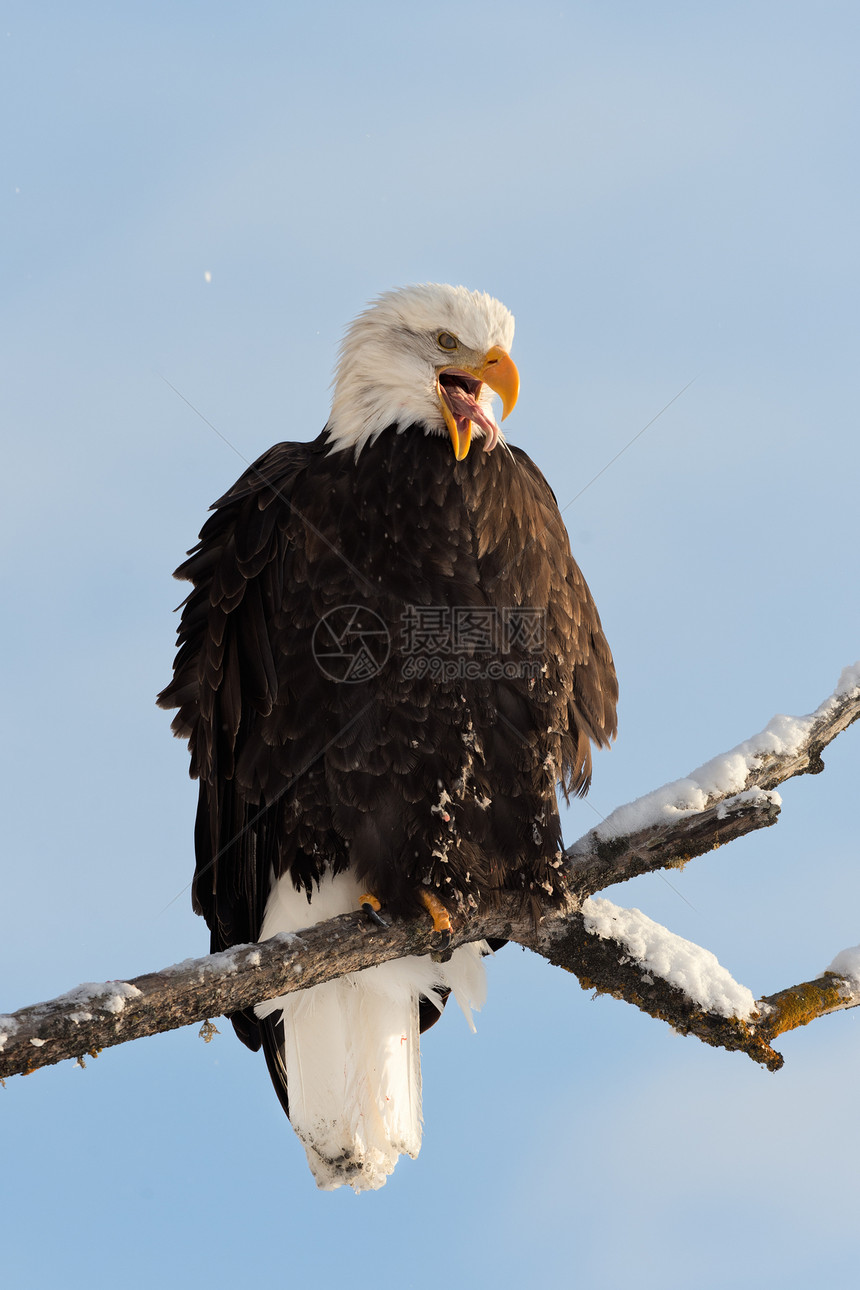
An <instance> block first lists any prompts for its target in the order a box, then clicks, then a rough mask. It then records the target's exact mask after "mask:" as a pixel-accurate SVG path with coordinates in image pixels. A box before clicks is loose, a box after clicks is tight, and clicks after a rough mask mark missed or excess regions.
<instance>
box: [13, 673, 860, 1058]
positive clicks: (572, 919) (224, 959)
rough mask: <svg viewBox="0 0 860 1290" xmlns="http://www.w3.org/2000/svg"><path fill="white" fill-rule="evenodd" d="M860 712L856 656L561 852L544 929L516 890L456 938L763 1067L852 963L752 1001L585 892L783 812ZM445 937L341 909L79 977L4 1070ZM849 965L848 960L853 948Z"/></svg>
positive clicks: (835, 1004)
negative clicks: (515, 947)
mask: <svg viewBox="0 0 860 1290" xmlns="http://www.w3.org/2000/svg"><path fill="white" fill-rule="evenodd" d="M858 716H860V665H855V667H854V668H849V669H846V670H845V672H843V674H842V678H841V679H840V683H839V685H838V686H837V688H836V691H835V692H834V694H833V695H831V697H830V698H829V699H827V700H826V701H825V702H824V703H822V704H821V706H820V707H819V708H818V709H817V710H816V711H815V712H814V713H812V714H811V715H810V716H808V717H801V718H788V717H777V718H774V720H773V721H772V722H771V723H770V725H769V726H768V727H767V728H766V729H765V730H764V731H762V732H761V734H759V735H756V736H755V737H754V738H753V739H749V740H746V741H745V742H744V743H743V744H740V745H739V746H738V747H737V748H735V749H733V750H732V751H731V752H730V753H727V754H725V755H724V756H723V757H718V758H715V759H714V760H713V761H711V762H708V763H707V764H706V765H705V766H703V767H700V768H699V770H697V771H695V772H693V774H692V775H690V776H689V777H688V778H686V779H683V780H678V781H676V782H675V783H673V784H669V785H666V786H665V787H664V788H662V789H658V790H656V791H655V792H654V793H650V794H648V795H647V796H646V797H644V798H640V799H639V800H638V801H637V802H633V803H630V804H629V805H627V806H623V807H620V808H619V809H618V810H616V811H614V812H613V813H612V815H610V816H609V818H608V819H607V820H606V821H604V823H603V824H601V825H599V826H598V827H597V828H596V829H592V830H591V831H590V832H589V833H587V834H586V835H585V836H584V837H583V838H581V839H580V840H579V841H578V842H576V843H574V844H573V846H572V847H570V848H569V850H568V851H567V853H566V856H567V860H568V865H569V871H570V888H571V898H570V900H569V901H568V903H567V905H566V906H565V907H564V908H562V909H559V910H554V911H549V912H547V914H546V916H545V917H544V918H543V919H542V921H541V923H540V925H539V926H537V927H535V925H534V923H533V921H532V919H531V917H530V916H529V915H527V914H526V913H525V911H524V909H523V902H522V900H521V899H520V898H519V897H518V896H510V895H509V896H505V897H504V898H503V899H502V901H501V902H500V904H499V906H498V907H497V908H495V909H493V910H490V911H487V912H485V913H483V914H481V915H479V916H476V917H474V918H472V919H470V920H469V922H468V924H467V925H466V926H463V927H458V928H457V930H456V932H455V935H454V938H453V940H452V948H455V947H456V946H458V945H462V944H465V943H467V942H469V941H475V940H482V939H484V938H486V937H501V938H504V939H506V940H513V941H516V942H518V943H519V944H521V945H524V946H526V947H527V948H529V949H532V950H533V951H534V952H535V953H538V954H541V955H543V957H545V958H547V959H548V960H549V961H550V962H551V963H555V964H557V965H558V966H560V967H563V968H565V969H566V970H568V971H570V972H573V973H575V974H576V976H577V977H578V978H579V980H580V983H581V984H582V986H583V988H585V989H594V990H597V991H598V992H599V993H608V994H612V995H614V996H615V997H616V998H621V999H624V1000H626V1001H627V1002H628V1003H633V1004H635V1005H636V1006H637V1007H638V1008H641V1009H642V1010H643V1011H645V1012H648V1013H649V1014H650V1015H651V1016H654V1017H658V1018H659V1019H660V1020H663V1021H666V1022H667V1023H668V1024H670V1025H671V1026H672V1027H673V1028H674V1029H676V1030H678V1031H680V1032H681V1033H683V1034H693V1035H696V1036H697V1037H698V1038H699V1039H702V1040H703V1041H704V1042H705V1043H709V1044H714V1045H716V1046H719V1047H723V1048H727V1049H732V1050H739V1051H742V1052H746V1053H747V1054H748V1055H749V1056H750V1057H751V1058H753V1060H755V1061H757V1062H761V1063H763V1064H764V1065H765V1066H767V1067H768V1068H769V1069H777V1068H778V1067H779V1066H780V1065H781V1064H782V1058H781V1057H780V1055H779V1054H778V1053H776V1052H775V1051H774V1050H773V1048H771V1047H770V1040H771V1039H773V1038H774V1037H775V1036H776V1035H778V1034H781V1033H783V1032H784V1031H786V1030H790V1029H793V1028H794V1027H796V1026H800V1025H805V1024H807V1023H808V1022H809V1021H812V1020H814V1019H815V1018H817V1017H820V1016H825V1015H827V1014H829V1013H830V1012H834V1011H837V1010H841V1009H844V1008H849V1007H855V1006H856V1005H857V1004H858V1003H860V980H858V979H857V978H855V976H854V975H853V973H852V972H846V971H844V970H840V971H828V972H826V973H825V974H824V975H823V976H821V977H819V978H817V979H816V980H814V981H809V982H806V983H804V984H802V985H798V986H792V987H791V988H790V989H788V990H783V991H781V992H779V993H778V994H775V995H771V996H767V997H765V998H763V999H760V1000H759V1001H758V1003H756V1002H755V1000H754V999H753V996H752V995H751V994H750V992H749V991H747V990H745V988H744V987H742V986H739V985H738V984H737V983H736V982H734V981H732V979H731V977H730V976H729V974H728V973H727V972H726V971H725V969H723V968H721V967H720V966H719V964H718V963H717V962H716V959H714V957H713V955H710V954H709V953H708V951H706V950H701V949H700V948H699V947H698V946H694V945H692V943H691V942H689V941H684V940H682V938H680V937H676V936H673V934H672V933H670V932H667V931H666V929H665V928H661V927H659V925H658V924H656V923H653V922H651V920H650V919H647V918H646V917H645V916H644V915H643V914H640V913H639V911H638V910H621V909H619V908H618V907H617V906H614V905H611V904H610V903H609V902H608V901H604V900H591V899H589V898H590V897H591V896H592V895H593V894H594V893H595V892H597V891H600V890H601V889H602V888H604V887H607V886H609V885H611V884H613V883H617V882H621V881H624V880H626V879H627V878H632V877H634V876H635V875H637V874H640V873H646V872H651V871H653V870H656V869H662V868H667V867H672V866H677V865H680V864H684V863H686V861H687V860H689V859H691V858H692V857H693V856H696V855H701V854H703V853H704V852H705V851H709V850H712V849H713V848H714V847H718V846H721V845H723V844H724V843H726V842H729V841H731V840H733V839H734V838H736V837H740V836H742V835H743V834H744V833H748V832H751V831H752V830H754V829H758V828H763V827H766V826H768V825H770V824H773V823H775V822H776V820H777V818H778V815H779V808H780V800H779V796H778V794H776V793H775V792H774V791H773V789H774V788H775V786H776V785H777V784H780V783H782V782H784V781H785V780H786V779H789V778H791V777H792V776H794V775H802V774H817V773H818V772H819V771H821V770H822V769H823V763H822V761H821V752H822V749H823V748H825V747H826V746H827V744H829V743H830V742H831V741H832V740H833V739H834V738H835V737H836V736H837V735H838V734H839V733H840V732H841V731H842V730H845V729H847V727H848V726H849V725H850V724H851V723H852V722H853V721H855V720H856V719H857V718H858ZM435 944H436V938H435V934H434V933H433V932H432V930H431V929H430V927H429V924H428V923H427V921H426V920H425V919H419V920H416V921H410V922H403V923H397V924H395V925H394V926H392V927H388V928H385V929H382V928H377V927H375V926H373V925H369V924H368V923H367V922H366V921H365V919H364V917H363V915H360V914H346V915H343V916H342V917H340V918H336V919H332V920H331V921H330V922H327V923H319V924H317V925H315V926H314V927H311V928H309V929H307V930H306V931H302V932H298V933H296V934H294V935H291V936H279V937H274V938H273V939H272V940H270V941H266V942H264V943H262V944H260V945H241V946H234V947H233V948H232V949H230V950H226V951H224V952H223V953H221V954H213V955H208V956H206V957H204V958H199V959H189V960H186V961H185V962H184V963H180V964H177V965H176V966H174V967H170V968H166V969H164V970H163V971H161V972H153V973H147V974H146V975H144V976H140V977H136V978H134V979H133V980H131V981H127V982H126V981H112V982H106V983H104V984H100V985H85V986H79V987H78V988H77V989H76V990H73V991H71V992H70V993H69V994H65V995H61V996H60V997H59V998H58V999H54V1000H51V1001H50V1002H47V1003H41V1004H35V1005H33V1006H31V1007H28V1008H22V1009H21V1010H20V1011H18V1012H16V1013H14V1014H13V1015H12V1016H9V1017H0V1078H3V1077H5V1076H8V1075H13V1074H28V1073H29V1072H31V1071H34V1070H36V1069H38V1068H39V1067H41V1066H48V1065H52V1064H54V1063H56V1062H59V1061H62V1060H64V1059H66V1058H77V1059H78V1060H80V1059H82V1057H83V1055H84V1054H87V1053H89V1054H96V1053H97V1052H98V1051H99V1050H100V1049H101V1048H105V1047H109V1046H111V1045H113V1044H120V1043H125V1042H127V1041H128V1040H130V1039H137V1038H140V1037H142V1036H143V1035H150V1034H155V1033H157V1032H159V1031H164V1030H172V1029H175V1028H177V1027H179V1026H184V1025H189V1024H191V1023H193V1022H197V1021H205V1020H207V1019H208V1018H209V1017H212V1016H218V1015H220V1014H222V1013H231V1012H234V1011H237V1010H239V1009H242V1008H247V1007H251V1006H253V1005H254V1004H255V1003H259V1002H260V1001H261V1000H263V999H268V998H274V997H276V996H278V995H281V994H287V993H289V992H291V991H292V990H296V989H306V988H308V987H309V986H311V985H317V984H320V983H321V982H323V981H329V980H332V979H333V978H335V977H338V976H342V975H344V974H345V973H347V972H355V971H360V970H361V969H363V968H366V967H371V966H373V965H374V964H376V963H382V962H385V961H387V960H389V959H394V958H400V957H402V956H404V955H407V954H427V953H430V952H432V951H433V949H434V945H435ZM852 962H853V960H852Z"/></svg>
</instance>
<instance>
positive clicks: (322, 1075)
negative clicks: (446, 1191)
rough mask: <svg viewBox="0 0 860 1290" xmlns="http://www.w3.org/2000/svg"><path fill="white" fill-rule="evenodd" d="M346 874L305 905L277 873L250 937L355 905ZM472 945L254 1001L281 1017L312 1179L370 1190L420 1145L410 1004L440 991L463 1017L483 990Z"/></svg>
mask: <svg viewBox="0 0 860 1290" xmlns="http://www.w3.org/2000/svg"><path fill="white" fill-rule="evenodd" d="M359 894H360V888H359V885H358V883H357V882H356V880H355V878H353V877H352V875H351V874H349V873H342V874H338V875H337V877H331V876H328V875H327V876H326V877H325V878H324V879H323V881H322V882H321V884H320V887H319V890H318V891H314V895H313V900H312V903H311V905H310V907H309V906H308V901H307V898H306V896H305V895H304V893H299V892H296V890H295V888H294V887H293V885H292V882H291V881H290V880H289V878H287V877H284V878H281V879H280V880H279V881H278V882H276V883H275V884H274V885H273V887H272V890H271V892H270V894H269V899H268V902H267V904H266V914H265V918H264V920H263V926H262V929H261V931H260V940H266V939H267V938H268V937H270V936H274V935H275V934H276V933H277V932H294V931H298V930H299V929H300V928H302V927H308V926H310V925H311V924H312V923H316V922H321V921H323V920H324V919H327V918H333V917H335V915H337V914H343V913H346V912H348V911H351V910H355V909H357V908H358V897H359ZM485 950H486V945H485V943H484V942H480V943H479V944H475V945H465V946H462V947H461V948H460V949H457V950H455V951H454V953H453V955H452V957H451V959H450V961H449V962H448V963H445V964H439V963H434V962H433V961H432V960H431V959H430V957H429V955H428V956H424V957H421V958H417V957H414V956H413V957H410V958H404V959H396V960H394V961H393V962H391V963H380V964H379V965H378V966H376V967H372V968H367V969H366V970H365V971H364V972H352V973H350V974H349V975H348V976H344V977H339V978H338V979H337V980H336V981H327V982H325V984H323V985H317V986H313V987H311V989H309V990H302V991H298V992H296V993H294V994H289V995H283V996H281V997H280V998H278V999H269V1000H267V1001H266V1002H265V1003H261V1004H258V1005H257V1007H256V1009H255V1011H256V1013H257V1016H258V1017H266V1016H270V1015H271V1014H272V1013H275V1012H281V1014H282V1019H283V1025H284V1049H283V1054H282V1055H283V1061H284V1066H285V1069H286V1072H287V1088H288V1093H289V1100H290V1120H291V1121H292V1125H293V1128H294V1129H295V1131H296V1133H297V1134H298V1136H299V1138H300V1139H301V1141H302V1143H303V1145H304V1147H305V1150H306V1152H307V1156H308V1163H309V1164H310V1167H311V1170H312V1172H313V1175H314V1177H315V1178H316V1181H317V1185H318V1186H319V1187H322V1188H325V1189H331V1188H334V1187H341V1186H343V1185H344V1184H345V1183H346V1184H349V1185H350V1186H351V1187H352V1188H353V1189H354V1190H355V1191H357V1192H358V1191H366V1190H371V1189H375V1188H377V1187H381V1186H382V1185H383V1184H384V1182H385V1180H386V1178H387V1177H388V1175H389V1174H390V1173H391V1171H392V1170H393V1168H394V1166H395V1164H396V1163H397V1158H398V1156H399V1155H401V1154H405V1155H409V1156H417V1154H418V1151H419V1149H420V1147H421V1123H422V1120H421V1059H420V1051H419V1024H418V999H419V996H420V995H425V996H426V997H427V998H429V999H432V1000H433V1001H434V1002H436V1003H437V1004H438V1006H439V1007H441V1000H439V995H438V991H439V989H440V988H445V987H447V988H448V989H450V990H451V991H452V993H453V994H454V997H455V998H456V999H457V1002H458V1003H459V1004H460V1007H461V1008H462V1009H463V1011H464V1013H465V1014H466V1018H467V1020H468V1021H469V1024H470V1025H471V1026H472V1029H473V1030H474V1025H473V1024H472V1017H471V1009H472V1008H480V1006H481V1004H482V1003H483V1001H484V997H485V993H486V989H485V978H484V969H483V965H482V963H481V956H482V951H485Z"/></svg>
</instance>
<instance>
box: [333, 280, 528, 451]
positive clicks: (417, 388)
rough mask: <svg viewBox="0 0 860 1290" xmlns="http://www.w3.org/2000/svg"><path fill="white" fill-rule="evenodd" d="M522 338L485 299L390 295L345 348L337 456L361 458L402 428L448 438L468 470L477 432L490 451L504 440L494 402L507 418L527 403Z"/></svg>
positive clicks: (434, 287) (432, 288)
mask: <svg viewBox="0 0 860 1290" xmlns="http://www.w3.org/2000/svg"><path fill="white" fill-rule="evenodd" d="M513 338H514V319H513V315H512V314H511V313H510V312H509V311H508V310H507V309H506V308H505V306H504V305H503V304H501V303H500V302H499V301H498V300H494V299H493V297H492V296H488V295H486V293H485V292H483V291H467V289H466V288H465V287H448V286H444V285H442V284H440V283H435V282H428V283H424V284H422V285H421V286H413V287H402V288H401V289H400V290H398V291H387V292H386V293H385V294H384V295H381V296H380V297H379V298H378V299H377V300H375V301H374V302H373V304H371V305H370V307H369V308H368V309H366V310H365V311H364V313H362V314H359V316H358V318H356V320H355V322H354V323H353V324H352V325H351V326H350V328H349V330H348V331H347V333H346V336H345V338H344V342H343V345H342V346H341V350H340V358H339V361H338V365H337V373H336V375H335V381H334V399H333V402H332V409H331V415H330V417H329V420H328V426H327V429H328V433H329V438H330V440H331V443H332V449H331V450H332V452H338V451H342V450H343V449H348V448H352V449H353V450H354V451H355V453H356V455H357V454H358V453H359V452H360V451H361V449H362V448H363V447H364V445H365V444H366V443H372V442H373V440H374V439H375V438H376V437H377V435H379V434H381V433H382V431H383V430H385V429H386V428H387V427H388V426H392V425H396V426H397V427H398V428H399V429H400V430H405V429H406V428H407V426H422V427H424V429H425V432H427V433H432V434H445V433H448V434H449V435H450V436H451V442H452V444H453V446H454V455H455V457H456V459H457V460H458V461H462V459H463V458H464V457H465V456H466V453H467V452H468V451H469V444H470V442H471V436H472V432H473V431H474V432H475V433H476V434H478V435H481V436H483V441H484V442H483V447H484V451H485V452H490V451H491V450H492V449H493V448H494V447H495V446H496V443H497V442H498V441H499V438H500V437H501V432H500V430H499V427H498V425H497V424H496V420H495V417H494V416H493V410H492V402H491V400H492V393H493V392H495V393H496V394H498V395H499V396H500V397H501V400H502V408H503V418H504V417H505V416H507V414H508V413H509V412H510V410H511V408H512V407H513V406H514V404H515V403H516V401H517V393H518V390H519V376H518V374H517V369H516V367H515V366H514V363H513V361H512V360H511V358H510V354H509V351H510V348H511V342H512V341H513Z"/></svg>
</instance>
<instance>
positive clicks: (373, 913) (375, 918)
mask: <svg viewBox="0 0 860 1290" xmlns="http://www.w3.org/2000/svg"><path fill="white" fill-rule="evenodd" d="M358 903H359V905H360V906H361V908H362V909H363V910H364V912H365V914H367V917H368V918H369V919H370V920H371V922H373V923H376V925H377V927H387V926H388V924H387V923H386V921H385V919H384V918H383V917H382V915H381V914H380V912H379V911H380V909H381V908H382V905H381V904H380V902H379V901H378V900H377V899H376V897H375V896H372V895H371V894H370V892H365V894H364V895H363V896H359V898H358Z"/></svg>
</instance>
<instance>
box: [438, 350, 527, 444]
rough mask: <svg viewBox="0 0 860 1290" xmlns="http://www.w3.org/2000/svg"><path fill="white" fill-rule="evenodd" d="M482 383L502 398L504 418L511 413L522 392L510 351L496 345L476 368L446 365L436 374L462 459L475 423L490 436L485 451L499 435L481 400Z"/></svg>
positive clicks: (449, 429)
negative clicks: (479, 398) (479, 399)
mask: <svg viewBox="0 0 860 1290" xmlns="http://www.w3.org/2000/svg"><path fill="white" fill-rule="evenodd" d="M482 385H489V387H490V389H491V390H492V391H493V392H494V393H495V394H498V396H499V398H500V399H501V400H502V420H503V421H504V419H505V417H506V416H507V415H508V413H509V412H511V411H512V410H513V408H514V405H515V404H516V401H517V396H518V395H519V392H520V374H519V372H518V371H517V367H516V363H515V362H514V361H513V359H512V358H511V356H510V354H508V353H507V351H506V350H504V349H502V348H501V347H500V346H499V345H494V346H493V347H492V349H489V350H488V351H487V353H486V354H485V355H484V357H483V359H482V360H481V362H480V363H478V364H476V365H475V366H474V367H443V368H442V369H441V370H440V371H439V372H437V374H436V394H437V396H438V398H439V404H440V406H441V408H442V415H443V417H444V418H445V424H446V426H447V427H448V433H449V434H450V436H451V443H452V444H453V445H454V456H455V457H456V459H457V461H462V460H463V458H464V457H465V456H466V454H467V453H468V451H469V445H470V444H471V442H472V423H473V422H477V424H478V425H480V426H481V427H482V428H483V430H484V433H485V435H486V439H485V442H484V448H485V451H487V452H490V451H492V449H493V448H494V447H495V446H496V443H497V442H498V438H499V431H498V426H496V424H495V422H494V421H493V420H492V418H491V417H488V416H487V414H486V412H485V411H484V409H483V408H482V407H481V406H480V403H479V402H478V397H479V395H480V392H481V386H482Z"/></svg>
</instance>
